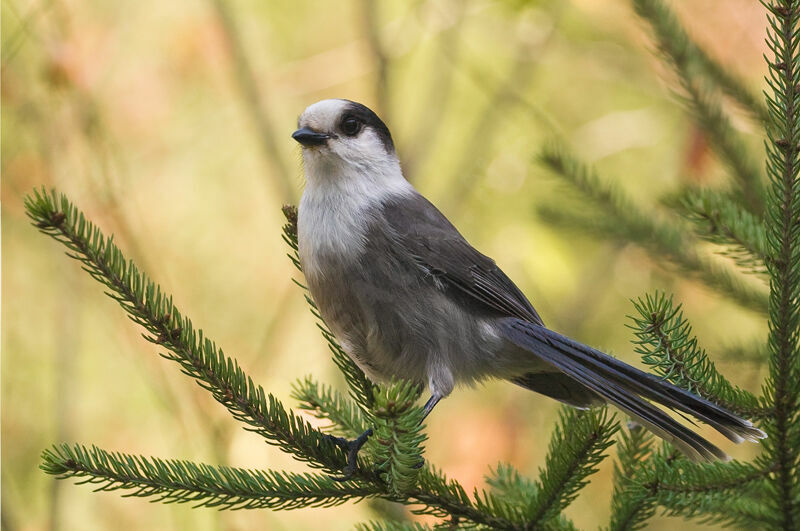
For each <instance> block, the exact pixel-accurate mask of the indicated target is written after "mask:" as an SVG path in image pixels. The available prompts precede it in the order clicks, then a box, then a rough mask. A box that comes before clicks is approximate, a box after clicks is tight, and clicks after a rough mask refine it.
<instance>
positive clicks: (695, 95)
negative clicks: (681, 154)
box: [633, 0, 766, 213]
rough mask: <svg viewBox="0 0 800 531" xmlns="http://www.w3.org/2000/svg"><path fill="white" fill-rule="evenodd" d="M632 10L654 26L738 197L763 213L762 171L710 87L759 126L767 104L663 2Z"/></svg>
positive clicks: (639, 0)
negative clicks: (732, 179) (704, 47)
mask: <svg viewBox="0 0 800 531" xmlns="http://www.w3.org/2000/svg"><path fill="white" fill-rule="evenodd" d="M633 6H634V9H635V11H636V13H637V14H638V15H639V16H640V17H641V18H642V19H643V20H644V21H646V22H647V23H648V24H649V25H650V27H651V28H652V30H653V34H654V36H655V39H656V42H657V46H658V49H659V51H660V52H661V55H662V57H663V58H664V60H665V62H666V63H668V64H669V65H671V66H672V68H673V70H675V73H676V74H677V77H678V80H679V82H680V85H681V89H682V90H683V92H684V93H685V95H686V98H685V99H686V103H687V107H688V109H689V111H690V112H689V116H690V117H691V118H692V119H693V120H694V122H695V123H696V124H697V126H698V127H700V128H701V129H702V130H703V131H704V132H705V133H706V136H707V137H708V139H709V141H710V144H711V147H712V149H713V150H714V152H715V153H716V154H717V155H718V156H719V158H720V159H721V160H722V161H723V162H724V163H725V164H726V165H727V166H728V168H729V169H730V171H731V173H732V174H733V176H734V177H735V178H736V180H737V184H738V186H739V188H740V194H739V195H740V196H741V197H740V199H741V200H742V201H743V202H744V203H745V204H746V205H747V206H748V209H749V210H751V211H752V212H756V213H761V212H762V211H763V209H764V190H763V186H762V175H761V171H760V169H759V167H758V165H757V164H756V163H755V160H754V159H753V158H752V157H751V156H750V155H749V153H748V149H747V146H746V145H745V144H744V142H742V139H741V138H740V136H739V135H738V134H737V133H736V131H735V129H734V128H733V127H732V126H731V123H730V120H729V119H728V117H727V115H725V113H724V112H723V111H722V108H721V106H720V104H719V102H718V101H717V100H716V98H715V97H714V95H713V92H712V91H710V90H708V88H712V89H715V88H720V89H722V90H723V91H724V92H726V93H727V94H728V95H730V96H732V97H733V98H734V99H736V101H738V102H739V103H740V104H742V105H743V106H744V107H745V108H746V109H748V110H750V111H751V112H752V114H753V115H754V116H756V117H757V119H758V120H759V122H764V121H766V120H765V119H766V112H765V111H766V109H765V107H764V105H763V104H761V103H760V102H759V101H758V99H756V98H755V97H754V96H753V95H752V94H751V93H750V91H749V90H748V89H747V88H746V87H745V85H744V83H743V82H742V81H741V80H740V79H738V77H737V76H735V75H733V74H731V73H728V72H727V71H726V70H725V69H724V68H723V67H722V66H721V65H719V64H718V63H717V62H716V61H714V60H713V59H711V58H710V56H709V55H708V54H707V53H706V52H704V51H703V50H702V49H701V48H700V47H699V46H698V45H697V44H696V43H695V42H693V41H692V40H691V39H690V38H689V36H688V34H687V33H686V30H685V29H684V28H683V27H682V25H681V24H680V22H679V21H678V19H677V17H676V16H675V14H674V13H673V12H672V11H671V10H670V8H669V7H668V6H667V5H666V4H665V3H664V2H663V1H662V0H633ZM701 76H702V77H701ZM709 82H711V83H709ZM704 85H706V86H704ZM707 85H711V87H707Z"/></svg>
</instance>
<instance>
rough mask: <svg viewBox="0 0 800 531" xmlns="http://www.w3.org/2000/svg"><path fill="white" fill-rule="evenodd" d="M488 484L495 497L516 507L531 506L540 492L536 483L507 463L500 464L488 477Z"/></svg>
mask: <svg viewBox="0 0 800 531" xmlns="http://www.w3.org/2000/svg"><path fill="white" fill-rule="evenodd" d="M486 484H487V485H489V487H490V488H491V493H492V495H494V497H496V498H499V499H503V500H505V501H507V502H508V503H509V504H512V505H515V506H529V505H531V504H532V503H533V500H534V498H535V497H536V495H537V494H538V492H539V487H538V486H537V484H536V483H534V482H533V481H531V480H530V479H529V478H527V477H525V476H523V475H522V474H520V473H519V471H518V470H517V469H516V468H514V467H513V466H511V465H509V464H506V463H499V464H498V465H497V467H496V468H495V469H494V470H492V473H491V474H489V475H488V476H486Z"/></svg>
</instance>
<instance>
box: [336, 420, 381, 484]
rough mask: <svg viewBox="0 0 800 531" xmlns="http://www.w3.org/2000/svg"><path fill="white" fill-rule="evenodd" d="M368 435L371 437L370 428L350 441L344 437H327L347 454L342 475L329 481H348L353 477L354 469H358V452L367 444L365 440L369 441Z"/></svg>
mask: <svg viewBox="0 0 800 531" xmlns="http://www.w3.org/2000/svg"><path fill="white" fill-rule="evenodd" d="M370 435H372V428H369V429H368V430H367V431H365V432H364V433H362V434H361V435H359V436H358V437H356V438H355V439H353V440H352V441H350V440H348V439H345V438H344V437H334V436H333V435H328V439H330V441H331V442H333V444H335V445H336V446H338V447H339V448H341V449H342V450H344V451H345V452H347V464H346V465H345V467H344V468H343V469H342V472H343V473H344V475H343V476H340V477H335V476H334V477H331V479H333V480H334V481H348V480H349V479H351V478H352V477H353V474H355V472H356V468H357V467H358V452H359V451H360V450H361V447H362V446H364V444H365V443H366V442H367V439H369V437H370Z"/></svg>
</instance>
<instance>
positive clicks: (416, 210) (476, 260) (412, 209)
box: [383, 193, 544, 325]
mask: <svg viewBox="0 0 800 531" xmlns="http://www.w3.org/2000/svg"><path fill="white" fill-rule="evenodd" d="M383 213H384V216H385V217H386V221H387V222H388V223H389V225H390V227H391V228H392V230H393V231H394V233H395V235H396V238H397V243H398V244H399V245H402V246H403V247H404V248H405V250H406V251H407V252H408V253H409V254H411V255H412V257H413V259H414V260H415V261H416V262H417V263H418V264H419V265H420V267H421V268H422V269H423V270H425V271H426V272H428V273H430V274H432V275H434V276H435V277H436V278H437V279H439V280H440V281H442V282H443V283H444V284H446V285H448V286H451V287H453V288H456V289H457V290H458V291H459V292H461V293H463V294H465V295H467V296H468V298H469V299H471V301H474V302H477V303H479V304H481V305H482V306H483V307H484V309H486V310H493V311H495V312H498V313H499V314H501V315H504V316H510V317H517V318H519V319H523V320H526V321H530V322H532V323H536V324H540V325H543V324H544V323H542V319H541V318H540V317H539V314H538V313H536V310H534V309H533V306H532V305H531V303H530V302H529V301H528V299H527V298H525V295H523V294H522V292H521V291H520V290H519V288H517V286H515V285H514V283H513V282H512V281H511V279H510V278H508V277H507V276H506V275H505V273H503V271H502V270H501V269H500V268H499V267H497V265H496V264H495V263H494V260H492V259H491V258H489V257H488V256H485V255H483V254H481V253H479V252H478V251H477V250H475V248H474V247H472V246H471V245H470V244H469V243H468V242H467V240H465V239H464V237H463V236H461V234H460V233H459V232H458V230H456V228H455V227H454V226H453V225H452V223H450V221H448V220H447V218H446V217H444V214H442V213H441V212H439V210H438V209H437V208H436V207H435V206H433V205H432V204H431V203H430V201H428V200H427V199H425V198H424V197H422V196H421V195H419V194H416V193H415V195H414V197H413V198H408V197H404V198H402V199H398V200H390V201H387V202H386V203H385V204H384V205H383Z"/></svg>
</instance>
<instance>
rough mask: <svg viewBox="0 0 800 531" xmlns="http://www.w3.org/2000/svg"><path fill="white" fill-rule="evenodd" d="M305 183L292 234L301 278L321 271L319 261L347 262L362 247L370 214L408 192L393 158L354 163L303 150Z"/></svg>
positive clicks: (408, 184) (357, 255) (410, 192)
mask: <svg viewBox="0 0 800 531" xmlns="http://www.w3.org/2000/svg"><path fill="white" fill-rule="evenodd" d="M303 162H304V166H305V173H306V187H305V190H304V192H303V197H302V199H301V200H300V208H299V212H298V221H297V232H298V243H299V251H300V262H301V264H302V266H303V271H304V273H305V275H306V277H308V278H311V277H317V276H321V275H322V271H323V269H325V268H324V266H321V260H324V259H328V260H331V259H333V260H337V261H341V262H351V261H353V260H355V259H357V258H358V257H359V256H360V255H361V254H362V253H363V251H364V249H365V244H366V236H367V230H368V228H369V224H370V221H371V217H370V215H371V212H374V211H375V208H376V207H380V205H381V203H383V202H384V201H386V200H387V199H389V198H392V197H396V196H403V195H411V194H413V193H414V187H413V186H411V184H410V183H409V182H408V181H406V179H405V177H403V172H402V171H401V169H400V163H399V162H398V161H397V158H396V157H394V156H385V157H381V158H380V159H375V158H373V159H372V160H370V161H369V164H368V165H357V164H353V163H350V162H345V161H344V160H342V159H340V158H338V157H337V156H335V155H334V156H331V154H329V153H328V154H326V153H320V152H317V151H315V150H307V149H304V150H303Z"/></svg>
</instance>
